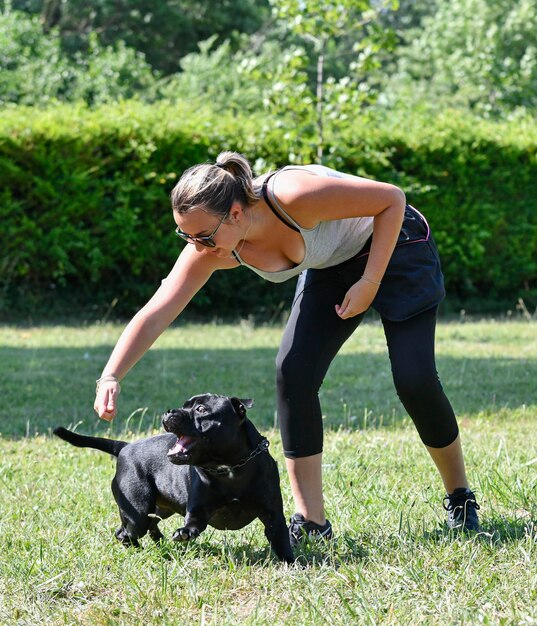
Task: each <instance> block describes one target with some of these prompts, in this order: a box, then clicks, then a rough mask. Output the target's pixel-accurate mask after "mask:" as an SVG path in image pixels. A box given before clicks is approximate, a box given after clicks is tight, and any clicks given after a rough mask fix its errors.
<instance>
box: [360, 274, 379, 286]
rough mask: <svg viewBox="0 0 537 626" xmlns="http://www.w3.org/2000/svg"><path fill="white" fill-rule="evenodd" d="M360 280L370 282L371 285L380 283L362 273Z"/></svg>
mask: <svg viewBox="0 0 537 626" xmlns="http://www.w3.org/2000/svg"><path fill="white" fill-rule="evenodd" d="M362 280H365V282H366V283H371V284H372V285H380V284H381V283H380V282H377V281H376V280H371V279H370V278H366V277H365V276H364V275H363V274H362Z"/></svg>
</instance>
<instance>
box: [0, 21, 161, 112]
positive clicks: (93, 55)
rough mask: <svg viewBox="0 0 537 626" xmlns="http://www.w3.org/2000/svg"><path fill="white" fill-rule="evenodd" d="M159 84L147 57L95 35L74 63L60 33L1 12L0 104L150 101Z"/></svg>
mask: <svg viewBox="0 0 537 626" xmlns="http://www.w3.org/2000/svg"><path fill="white" fill-rule="evenodd" d="M155 82H156V81H155V77H154V76H153V73H152V71H151V68H150V67H149V66H148V64H147V63H146V61H145V60H144V57H143V55H141V54H140V53H138V52H136V51H135V50H132V49H130V48H128V47H127V46H125V45H124V44H123V43H121V42H119V43H118V44H116V45H115V46H106V47H103V46H101V45H100V44H99V42H98V41H97V38H96V37H95V36H94V35H92V37H90V40H89V49H88V50H87V52H86V53H85V54H84V55H82V54H81V53H77V54H75V55H74V57H69V56H67V55H66V54H65V52H64V50H63V48H62V42H61V37H60V34H59V32H58V30H57V29H55V28H52V29H51V30H50V31H49V32H48V33H47V34H45V33H44V32H43V28H42V25H41V22H40V20H39V18H38V17H36V16H29V15H28V14H26V13H22V12H20V11H9V10H5V11H3V12H0V104H6V103H8V102H11V103H17V104H27V105H46V104H48V103H50V102H52V101H56V100H63V101H74V100H83V101H85V102H87V103H88V104H101V103H103V102H109V101H112V100H117V99H120V98H132V97H135V96H140V97H141V96H143V97H144V98H146V97H148V96H149V97H151V96H152V95H153V94H154V91H155Z"/></svg>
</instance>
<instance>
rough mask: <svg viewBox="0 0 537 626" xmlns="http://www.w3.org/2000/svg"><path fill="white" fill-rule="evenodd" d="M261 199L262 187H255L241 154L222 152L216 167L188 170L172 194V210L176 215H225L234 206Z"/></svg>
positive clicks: (247, 165) (246, 162) (206, 166)
mask: <svg viewBox="0 0 537 626" xmlns="http://www.w3.org/2000/svg"><path fill="white" fill-rule="evenodd" d="M260 197H261V187H260V185H256V184H254V180H253V175H252V168H251V167H250V163H249V162H248V160H247V159H246V158H245V157H244V156H243V155H242V154H239V153H238V152H230V151H226V152H221V153H220V154H219V155H218V157H217V159H216V163H214V164H210V163H202V164H200V165H195V166H193V167H191V168H189V169H188V170H186V171H185V172H184V173H183V175H182V176H181V178H180V179H179V182H178V183H177V184H176V185H175V187H174V189H173V191H172V193H171V200H172V208H173V210H174V211H176V212H177V213H188V212H189V211H193V210H194V209H204V210H209V211H211V212H212V213H215V214H217V215H220V216H224V215H226V213H227V212H228V211H229V209H230V207H231V205H232V204H233V202H240V203H241V204H243V205H244V206H250V205H252V204H255V203H256V202H257V201H258V200H259V198H260Z"/></svg>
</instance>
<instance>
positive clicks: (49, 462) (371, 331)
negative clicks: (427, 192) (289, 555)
mask: <svg viewBox="0 0 537 626" xmlns="http://www.w3.org/2000/svg"><path fill="white" fill-rule="evenodd" d="M120 330H121V329H120V328H119V327H118V326H113V325H94V326H87V327H65V326H64V327H57V326H55V327H52V326H51V327H38V328H14V327H3V328H0V390H1V397H2V399H3V402H2V405H1V408H0V412H1V413H0V414H1V419H0V432H1V437H0V481H1V482H0V507H1V511H2V515H1V517H0V537H1V539H0V541H1V543H0V548H1V549H0V624H10V625H11V624H32V625H33V624H38V623H47V624H87V625H94V624H129V625H130V624H170V625H172V624H173V625H174V626H175V625H178V624H214V625H217V624H218V625H220V624H255V625H257V624H271V625H274V624H284V623H290V624H304V625H309V624H349V623H352V624H354V623H357V624H379V623H381V624H513V625H514V624H521V625H528V624H537V525H536V520H537V507H536V502H537V497H536V490H537V489H536V485H537V434H536V431H537V428H536V423H537V420H536V418H537V384H536V379H537V325H536V324H535V323H528V322H515V321H512V322H503V323H500V322H493V321H481V322H466V323H449V324H448V323H445V324H441V325H440V326H439V328H438V333H437V335H438V338H437V346H438V369H439V373H440V376H441V378H442V381H443V384H444V387H445V389H446V391H447V392H448V395H449V397H450V399H451V400H452V403H453V405H454V407H455V410H456V412H457V413H458V415H459V420H460V424H461V429H462V434H463V445H464V448H465V451H466V456H467V465H468V470H469V474H470V477H471V482H472V486H473V487H474V488H475V490H476V491H477V493H478V496H479V501H480V503H481V505H482V509H481V519H482V523H483V529H484V532H483V533H482V534H480V535H477V536H473V537H464V536H462V537H461V536H457V535H453V534H450V533H449V532H447V531H446V530H445V529H444V527H443V520H444V511H443V509H442V497H443V493H442V489H441V483H440V480H439V477H438V476H437V474H436V472H435V470H434V469H433V466H432V463H431V462H430V460H429V458H428V457H427V454H426V452H425V450H424V449H423V447H422V446H421V444H420V442H419V439H418V436H417V434H416V432H415V430H414V428H413V426H412V424H411V423H410V422H409V418H408V416H406V414H405V412H404V410H403V409H402V407H401V406H400V405H399V403H398V400H397V397H396V395H395V392H394V391H393V386H392V382H391V376H390V371H389V362H388V357H387V353H386V348H385V345H384V340H383V334H382V328H381V326H380V325H379V324H378V323H374V322H372V323H367V324H364V325H363V326H362V327H361V328H360V329H359V330H358V332H357V333H356V334H355V336H354V337H353V338H352V339H351V340H350V341H349V342H348V344H347V345H346V346H345V348H344V350H343V351H342V353H341V355H340V356H339V357H338V359H337V360H336V361H335V362H334V364H333V366H332V368H331V370H330V372H329V374H328V376H327V378H326V380H325V383H324V386H323V389H322V392H321V399H322V403H323V409H324V414H325V423H326V437H325V454H324V474H325V491H326V505H327V513H328V516H329V518H330V520H331V521H332V524H333V526H334V529H335V531H336V533H337V537H338V538H337V541H335V542H332V543H331V544H329V545H323V546H320V547H311V548H307V549H303V550H301V551H300V552H299V561H298V564H297V565H296V566H292V567H287V566H284V565H281V564H280V563H279V562H277V561H276V560H275V558H274V557H273V556H272V555H271V554H270V551H269V550H268V548H267V544H266V540H265V539H264V536H263V532H262V526H261V523H260V522H254V523H253V524H251V525H250V526H248V527H247V528H246V529H244V530H243V531H235V532H233V531H230V532H227V533H225V532H219V531H214V530H211V529H208V530H207V531H206V532H205V533H204V534H203V535H202V537H201V538H200V539H199V540H198V541H197V542H196V543H195V544H192V545H189V546H186V547H185V546H181V545H175V544H173V543H172V542H170V541H166V542H165V544H164V546H163V547H161V548H157V547H156V546H154V545H152V543H151V541H150V540H149V538H146V539H144V541H143V544H144V549H143V550H139V551H136V550H128V549H125V548H123V547H122V546H121V545H120V544H119V543H118V542H117V541H116V540H115V538H114V536H113V531H114V529H115V528H116V527H117V526H118V521H119V519H118V514H117V508H116V505H115V502H114V500H113V497H112V494H111V492H110V481H111V478H112V476H113V473H114V460H113V459H111V458H110V457H108V456H107V455H105V454H103V453H99V452H97V451H95V450H85V449H84V450H81V449H76V448H74V447H72V446H69V445H68V444H66V443H65V442H62V441H59V440H57V439H55V438H51V435H50V432H51V429H52V428H53V427H54V426H56V425H59V424H61V425H64V426H69V425H75V424H76V425H77V429H78V430H79V431H80V432H84V433H99V434H101V435H103V436H114V437H115V436H121V437H124V438H126V439H129V440H133V439H137V438H141V437H144V436H146V435H147V434H151V433H154V432H157V431H158V430H159V429H160V417H159V416H160V415H161V414H162V412H163V411H164V410H165V409H167V408H169V407H171V406H177V405H179V404H181V403H182V402H183V400H184V399H186V398H187V397H189V396H190V395H194V394H196V393H201V392H205V391H211V392H217V393H224V394H226V395H238V396H243V397H253V398H254V399H255V406H254V408H253V409H252V410H251V411H250V413H249V415H250V418H251V419H252V420H253V421H254V422H255V423H256V425H257V426H258V428H259V429H260V430H261V431H262V432H263V433H265V434H266V435H267V436H268V438H269V440H270V442H271V451H272V454H273V455H274V456H275V458H276V459H277V461H278V464H279V465H280V468H283V456H282V451H281V445H280V442H279V435H278V432H277V431H276V430H274V358H275V356H276V352H277V346H278V341H279V337H280V335H281V331H282V329H281V328H279V327H275V328H272V327H271V328H254V327H253V326H251V325H250V324H248V323H242V324H237V325H234V326H232V325H216V324H214V325H199V326H193V325H187V326H178V327H175V328H172V329H170V330H169V331H168V332H167V333H165V335H164V336H163V337H162V338H161V339H160V340H159V342H158V343H157V344H156V346H155V348H154V349H153V350H152V351H151V352H149V353H148V354H147V355H146V357H145V358H144V359H143V360H142V362H140V363H139V364H138V365H137V366H136V367H135V368H134V369H133V371H132V372H131V373H130V374H129V376H128V377H127V378H126V380H125V381H124V384H123V393H122V395H121V399H120V400H121V401H120V409H119V417H118V418H117V419H116V420H115V422H114V423H113V424H112V426H109V425H108V424H106V423H104V422H102V421H99V420H97V419H96V417H94V414H93V411H92V405H93V394H94V388H95V384H94V380H95V378H97V377H98V376H99V374H100V371H101V369H102V366H103V364H104V362H105V361H106V358H107V356H108V354H109V352H110V350H111V348H112V346H113V344H114V342H115V340H116V338H117V336H118V334H119V332H120ZM282 490H283V495H284V504H285V511H286V515H287V516H289V515H290V514H291V513H292V512H293V508H292V503H291V498H290V490H289V486H288V482H287V478H286V476H285V474H282ZM179 524H180V518H179V517H174V518H171V519H169V520H166V521H165V522H163V523H161V527H162V529H163V531H164V533H165V535H166V536H167V537H168V538H169V537H170V536H171V533H172V532H173V530H174V529H175V528H177V527H178V526H179Z"/></svg>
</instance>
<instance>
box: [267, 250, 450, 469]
mask: <svg viewBox="0 0 537 626" xmlns="http://www.w3.org/2000/svg"><path fill="white" fill-rule="evenodd" d="M414 245H416V246H422V245H426V244H422V243H420V244H414ZM412 247H414V246H412ZM408 248H410V246H409V247H408ZM410 252H411V251H410V250H407V251H405V254H409V253H410ZM347 264H348V262H346V263H345V264H343V265H347ZM341 267H342V266H341ZM360 272H361V270H360V269H359V270H358V276H354V277H352V279H351V280H349V275H348V272H344V271H341V269H340V266H336V267H335V268H328V269H325V270H308V271H307V272H306V273H305V274H303V275H301V277H300V278H299V283H298V285H297V292H296V295H295V301H294V303H293V307H292V310H291V315H290V318H289V321H288V323H287V327H286V329H285V332H284V336H283V339H282V342H281V346H280V350H279V352H278V356H277V359H276V366H277V402H278V418H279V424H280V430H281V436H282V441H283V448H284V454H285V456H286V457H287V458H299V457H305V456H310V455H312V454H317V453H319V452H321V451H322V446H323V429H322V414H321V407H320V403H319V397H318V391H319V388H320V386H321V384H322V382H323V379H324V376H325V374H326V372H327V370H328V367H329V366H330V363H331V362H332V359H333V358H334V357H335V356H336V354H337V352H338V351H339V349H340V348H341V346H342V345H343V343H344V342H345V341H346V340H347V339H348V338H349V337H350V335H351V334H352V333H353V332H354V330H356V328H357V327H358V326H359V324H360V322H361V321H362V319H363V316H364V315H363V314H361V315H357V316H356V317H352V318H348V319H346V320H343V319H341V318H340V317H339V316H338V315H337V314H336V312H335V305H336V304H341V302H342V300H343V297H344V295H345V293H346V292H347V290H348V288H349V287H350V285H351V284H352V283H353V282H355V281H356V280H358V279H359V277H360ZM388 273H389V270H388ZM383 282H384V281H383ZM437 308H438V306H437V305H435V306H433V307H431V308H428V309H426V310H424V311H421V312H419V313H417V314H415V315H412V316H411V317H409V318H408V319H405V320H403V321H390V320H388V319H387V318H386V317H385V316H383V315H382V314H381V318H382V323H383V325H384V332H385V335H386V341H387V344H388V351H389V356H390V361H391V369H392V374H393V380H394V383H395V388H396V391H397V394H398V396H399V398H400V400H401V402H402V403H403V405H404V407H405V409H406V410H407V412H408V414H409V415H410V417H411V418H412V420H413V422H414V424H415V425H416V428H417V430H418V433H419V435H420V437H421V440H422V441H423V443H424V444H426V445H427V446H430V447H433V448H443V447H445V446H447V445H449V444H450V443H452V442H453V441H454V440H455V439H456V437H457V435H458V432H459V431H458V426H457V421H456V419H455V415H454V412H453V409H452V407H451V404H450V403H449V400H448V399H447V397H446V395H445V394H444V391H443V389H442V385H441V384H440V380H439V379H438V374H437V371H436V365H435V356H434V335H435V327H436V313H437ZM372 375H374V374H372Z"/></svg>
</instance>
